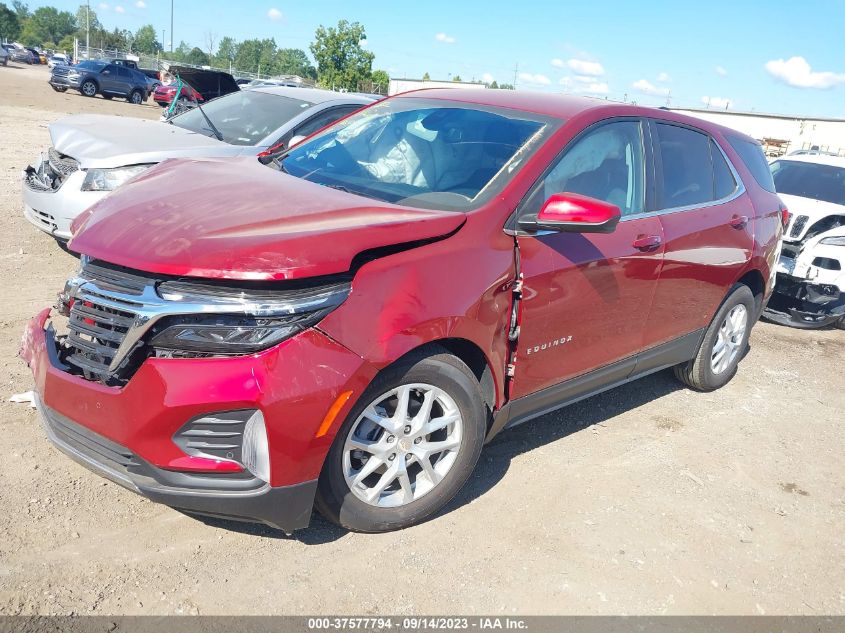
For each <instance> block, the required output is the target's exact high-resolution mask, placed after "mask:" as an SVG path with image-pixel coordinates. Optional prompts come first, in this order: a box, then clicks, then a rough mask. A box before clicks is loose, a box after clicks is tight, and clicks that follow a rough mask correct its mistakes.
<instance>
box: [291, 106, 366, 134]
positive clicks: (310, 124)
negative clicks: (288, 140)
mask: <svg viewBox="0 0 845 633" xmlns="http://www.w3.org/2000/svg"><path fill="white" fill-rule="evenodd" d="M360 107H363V106H357V105H349V106H338V107H336V108H329V109H328V110H326V111H325V112H320V114H318V115H316V116H315V117H313V118H312V119H309V120H308V121H306V122H305V123H303V124H302V125H300V126H299V127H298V128H296V130H295V131H294V134H293V135H294V136H309V135H311V134H313V133H314V132H316V131H317V130H319V129H321V128H324V127H326V126H327V125H329V124H330V123H334V122H335V121H337V120H338V119H340V118H341V117H345V116H346V115H347V114H350V113H352V112H355V110H357V109H358V108H360Z"/></svg>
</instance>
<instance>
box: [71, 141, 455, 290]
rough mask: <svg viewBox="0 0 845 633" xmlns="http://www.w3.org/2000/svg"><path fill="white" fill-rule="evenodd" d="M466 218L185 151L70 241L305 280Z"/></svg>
mask: <svg viewBox="0 0 845 633" xmlns="http://www.w3.org/2000/svg"><path fill="white" fill-rule="evenodd" d="M464 221H465V217H464V215H463V214H462V213H455V212H448V211H432V210H425V209H412V208H408V207H401V206H397V205H392V204H388V203H382V202H379V201H376V200H371V199H369V198H364V197H361V196H357V195H354V194H350V193H346V192H343V191H338V190H335V189H330V188H328V187H323V186H322V185H318V184H315V183H312V182H308V181H306V180H301V179H299V178H294V177H293V176H288V175H286V174H282V173H280V172H278V171H276V170H274V169H271V168H269V167H267V166H264V165H262V164H261V163H259V162H258V161H257V160H256V159H254V158H239V159H234V160H226V161H223V160H214V159H184V160H173V161H167V162H165V163H162V164H160V165H158V166H156V167H152V168H150V169H148V170H147V171H145V172H143V173H142V174H141V175H140V176H138V177H136V178H135V179H133V180H131V181H129V182H128V183H127V184H125V185H123V186H122V187H120V188H118V189H117V190H115V191H114V192H113V193H112V194H110V195H108V196H106V197H105V198H103V199H102V200H101V201H100V202H98V203H97V204H95V205H94V206H93V207H91V209H89V210H88V211H87V212H85V213H84V214H83V215H81V216H80V217H79V218H78V219H77V221H76V222H75V223H74V226H73V232H74V237H73V239H72V240H71V242H70V248H71V249H73V250H74V251H76V252H79V253H82V254H84V255H89V256H91V257H93V258H96V259H101V260H103V261H106V262H110V263H113V264H118V265H121V266H126V267H128V268H134V269H137V270H143V271H147V272H152V273H159V274H165V275H180V276H182V275H184V276H191V277H205V278H215V279H263V280H282V279H299V278H303V277H312V276H317V275H329V274H336V273H342V272H346V271H348V270H350V268H351V265H352V260H353V258H354V257H355V256H356V255H358V254H359V253H361V252H363V251H366V250H370V249H373V248H378V247H384V246H392V245H395V244H404V243H410V242H416V241H420V240H427V239H434V238H437V237H441V236H444V235H447V234H449V233H451V232H453V231H455V230H456V229H458V228H459V227H460V226H461V225H462V224H463V223H464Z"/></svg>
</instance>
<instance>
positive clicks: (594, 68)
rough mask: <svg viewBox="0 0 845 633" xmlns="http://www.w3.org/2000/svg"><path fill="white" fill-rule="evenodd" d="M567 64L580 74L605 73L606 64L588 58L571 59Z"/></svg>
mask: <svg viewBox="0 0 845 633" xmlns="http://www.w3.org/2000/svg"><path fill="white" fill-rule="evenodd" d="M566 66H567V67H568V68H569V70H571V71H573V72H575V73H577V74H579V75H589V76H590V77H601V76H602V75H603V74H604V66H602V65H601V64H599V63H598V62H590V61H587V60H586V59H574V58H573V59H570V60H567V62H566Z"/></svg>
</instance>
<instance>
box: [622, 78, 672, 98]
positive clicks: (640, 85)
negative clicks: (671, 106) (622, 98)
mask: <svg viewBox="0 0 845 633" xmlns="http://www.w3.org/2000/svg"><path fill="white" fill-rule="evenodd" d="M631 87H632V88H633V89H634V90H638V91H639V92H642V93H643V94H647V95H655V96H659V97H665V96H668V94H669V88H661V87H659V86H655V85H654V84H653V83H651V82H650V81H648V80H646V79H640V80H638V81H635V82H634V83H632V84H631Z"/></svg>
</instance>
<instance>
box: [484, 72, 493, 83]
mask: <svg viewBox="0 0 845 633" xmlns="http://www.w3.org/2000/svg"><path fill="white" fill-rule="evenodd" d="M481 81H483V82H484V83H486V84H492V83H493V82H494V81H496V79H495V77H493V75H491V74H490V73H484V74H483V75H481Z"/></svg>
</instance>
